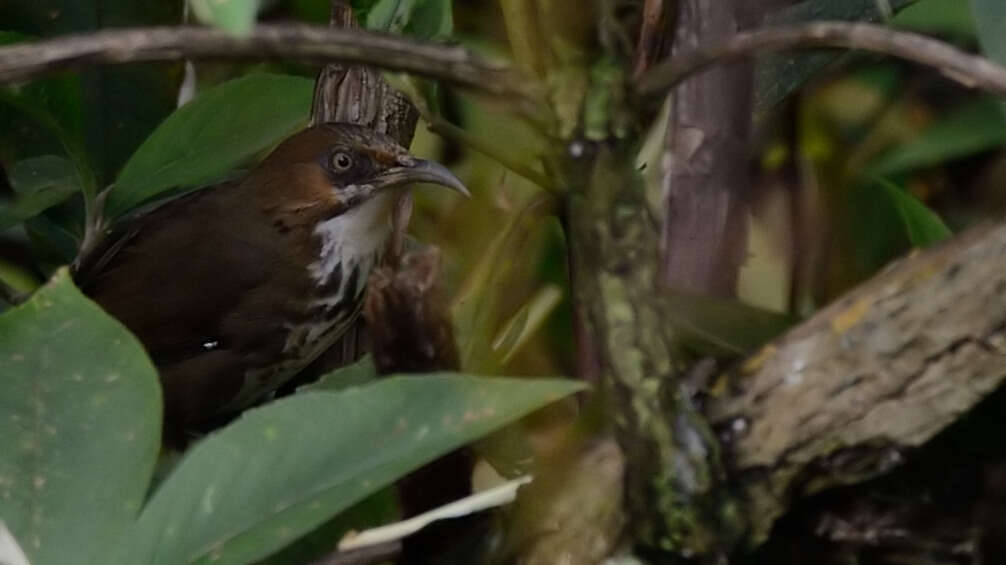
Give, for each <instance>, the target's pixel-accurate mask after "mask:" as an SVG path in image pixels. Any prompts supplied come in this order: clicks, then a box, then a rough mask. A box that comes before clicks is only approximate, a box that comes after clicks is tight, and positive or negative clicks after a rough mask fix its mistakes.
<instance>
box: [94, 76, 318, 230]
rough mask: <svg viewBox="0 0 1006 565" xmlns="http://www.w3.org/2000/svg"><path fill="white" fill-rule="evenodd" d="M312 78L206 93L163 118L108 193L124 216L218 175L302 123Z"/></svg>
mask: <svg viewBox="0 0 1006 565" xmlns="http://www.w3.org/2000/svg"><path fill="white" fill-rule="evenodd" d="M313 90H314V83H313V81H311V80H310V79H307V78H302V77H296V76H288V75H272V74H254V75H248V76H245V77H242V78H239V79H237V80H233V81H230V82H227V83H224V84H221V85H218V86H216V87H214V88H211V89H209V90H207V91H205V92H203V93H202V94H201V95H200V96H199V97H197V98H196V99H195V100H193V101H192V102H190V103H189V104H186V105H185V106H182V107H181V108H179V109H178V110H177V111H175V113H173V114H172V115H171V116H168V119H167V120H165V121H164V122H163V123H162V124H161V125H160V126H158V128H157V129H156V130H154V132H153V133H152V134H151V135H150V137H149V138H147V140H146V141H144V142H143V145H141V146H140V148H139V149H138V150H137V151H136V153H134V154H133V156H132V157H131V158H130V159H129V162H128V163H126V166H125V167H123V169H122V173H121V174H120V175H119V178H118V180H116V181H115V184H114V186H113V187H112V191H111V193H110V195H109V198H108V204H107V211H108V213H109V215H110V216H112V217H117V216H121V215H122V214H124V213H125V212H128V211H129V210H131V209H132V208H134V207H136V206H137V205H139V204H141V203H143V202H145V201H147V200H149V199H151V198H153V197H156V196H157V195H159V194H161V193H163V192H164V191H166V190H168V189H170V188H173V187H179V186H196V185H199V184H201V183H207V182H210V181H213V180H217V179H219V178H221V177H222V176H223V175H224V174H226V173H227V172H228V171H230V170H231V169H233V168H234V167H235V166H237V165H239V164H240V163H242V162H244V161H246V160H248V159H249V158H251V157H252V156H253V155H255V154H256V153H258V152H260V151H263V150H265V149H267V148H269V147H271V146H273V145H275V144H276V143H278V142H279V141H280V140H281V139H283V138H284V137H286V136H287V135H289V134H290V133H292V132H293V131H295V130H297V129H298V128H300V127H302V126H303V125H304V124H305V123H306V122H307V118H308V113H309V112H310V109H311V96H312V93H313Z"/></svg>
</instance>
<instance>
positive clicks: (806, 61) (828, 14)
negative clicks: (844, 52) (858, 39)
mask: <svg viewBox="0 0 1006 565" xmlns="http://www.w3.org/2000/svg"><path fill="white" fill-rule="evenodd" d="M915 1H916V0H884V1H883V2H880V1H878V0H805V1H804V2H801V3H799V4H794V5H792V6H789V7H786V8H783V9H781V10H779V11H778V12H775V13H772V14H769V15H768V16H767V17H766V18H765V25H772V26H778V25H787V24H800V23H808V22H812V21H817V20H844V21H867V22H879V21H882V20H883V18H884V17H885V14H884V13H883V11H882V8H881V6H883V5H884V4H889V5H890V7H891V10H892V11H895V12H897V11H898V10H900V9H902V8H904V7H905V6H908V5H909V4H911V3H913V2H915ZM991 1H996V0H991ZM837 56H838V55H837V54H836V53H835V52H834V51H832V52H827V53H810V54H808V53H782V54H778V55H769V56H766V57H763V58H761V59H760V60H759V61H758V65H757V67H756V72H755V104H756V106H757V107H758V108H760V109H767V108H771V107H772V106H775V105H776V104H778V103H779V102H780V101H781V100H782V99H783V98H785V97H786V96H788V95H789V94H790V93H791V92H793V91H794V90H796V89H798V88H800V86H801V85H803V83H804V82H806V81H807V79H809V78H810V77H811V76H813V75H814V74H815V73H817V72H818V71H820V70H821V69H822V68H824V67H825V66H826V65H827V64H829V63H831V62H832V61H834V60H835V58H836V57H837Z"/></svg>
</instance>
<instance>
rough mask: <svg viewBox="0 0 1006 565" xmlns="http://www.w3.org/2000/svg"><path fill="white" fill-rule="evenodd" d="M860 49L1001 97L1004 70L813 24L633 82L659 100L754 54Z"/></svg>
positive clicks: (889, 32) (912, 40)
mask: <svg viewBox="0 0 1006 565" xmlns="http://www.w3.org/2000/svg"><path fill="white" fill-rule="evenodd" d="M822 47H823V48H839V49H861V50H865V51H872V52H875V53H880V54H884V55H891V56H894V57H899V58H902V59H905V60H907V61H913V62H915V63H919V64H921V65H926V66H929V67H933V68H934V69H936V70H938V71H940V72H941V73H942V74H943V75H944V76H946V77H947V78H949V79H950V80H953V81H955V82H957V83H959V84H961V85H963V86H965V87H969V88H980V89H982V90H985V91H988V92H991V93H993V94H996V95H999V96H1006V67H1003V66H1000V65H997V64H996V63H993V62H992V61H990V60H988V59H986V58H985V57H980V56H977V55H972V54H970V53H966V52H964V51H961V50H960V49H957V48H956V47H953V46H951V45H949V44H947V43H945V42H943V41H940V40H937V39H933V38H930V37H926V36H924V35H919V34H915V33H908V32H903V31H897V30H893V29H890V28H887V27H884V26H881V25H874V24H867V23H846V22H815V23H811V24H806V25H800V26H786V27H771V28H764V29H759V30H755V31H749V32H742V33H738V34H737V35H734V36H733V37H731V38H730V39H727V40H725V41H722V42H718V43H714V44H711V45H706V46H701V47H698V48H696V49H695V50H693V51H689V52H685V53H682V54H680V55H676V56H674V57H673V58H672V59H670V60H668V61H666V62H664V63H662V64H660V65H658V66H656V67H654V68H653V69H652V70H651V71H649V72H648V73H646V74H644V75H643V76H642V77H641V78H640V79H639V80H638V81H637V82H636V91H637V93H638V94H640V95H641V96H642V97H644V98H657V97H661V96H663V95H664V94H665V93H666V92H667V90H668V89H670V88H672V87H674V86H675V85H677V84H678V83H680V82H681V81H682V80H684V79H685V78H687V77H689V76H691V75H693V74H695V73H697V72H700V71H702V70H704V69H706V68H708V67H710V66H713V65H716V64H719V63H723V62H727V61H732V60H737V59H743V58H746V57H751V56H754V55H757V54H760V53H766V52H777V51H789V50H794V49H810V48H822Z"/></svg>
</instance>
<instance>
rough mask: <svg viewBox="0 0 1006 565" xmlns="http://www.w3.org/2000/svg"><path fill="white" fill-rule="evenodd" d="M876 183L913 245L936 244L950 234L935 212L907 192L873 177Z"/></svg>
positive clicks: (926, 245)
mask: <svg viewBox="0 0 1006 565" xmlns="http://www.w3.org/2000/svg"><path fill="white" fill-rule="evenodd" d="M875 180H876V182H877V185H878V186H880V188H881V190H882V191H883V192H884V194H886V195H887V197H888V198H889V199H890V200H891V202H892V203H893V204H894V206H895V208H896V209H897V211H898V216H899V217H900V218H901V222H902V224H903V225H904V228H905V234H906V235H907V236H908V241H909V243H911V244H912V245H913V246H915V247H929V246H931V245H936V244H937V243H940V242H942V241H944V240H946V239H948V238H949V237H950V236H951V235H953V234H952V233H951V232H950V229H949V228H947V225H946V224H944V223H943V220H942V219H940V217H939V216H938V215H936V212H933V211H932V210H930V209H929V208H927V207H926V205H925V204H923V203H922V202H919V201H918V199H916V198H915V197H914V196H912V195H911V194H908V193H907V192H905V191H904V190H902V189H901V188H900V187H899V186H897V185H895V184H894V183H892V182H890V181H887V180H884V179H875Z"/></svg>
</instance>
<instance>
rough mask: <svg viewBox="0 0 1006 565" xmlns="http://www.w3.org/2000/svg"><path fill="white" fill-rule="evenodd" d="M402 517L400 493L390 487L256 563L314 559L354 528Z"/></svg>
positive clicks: (282, 564)
mask: <svg viewBox="0 0 1006 565" xmlns="http://www.w3.org/2000/svg"><path fill="white" fill-rule="evenodd" d="M400 518H401V512H400V511H399V508H398V493H397V492H396V490H395V488H394V487H393V486H392V487H387V488H384V489H381V490H379V491H377V492H376V493H374V494H372V495H370V496H368V497H367V498H365V499H364V500H362V501H360V502H358V503H356V504H354V505H353V506H352V507H350V508H348V509H346V510H345V511H344V512H342V513H340V514H339V515H338V516H336V517H335V518H332V519H331V520H329V521H328V522H327V523H325V524H324V525H323V526H320V527H318V528H316V529H315V530H314V531H313V532H311V533H309V534H307V535H306V536H304V537H302V538H301V539H299V540H297V541H296V542H294V543H293V544H291V545H288V546H287V547H285V548H283V550H282V551H280V552H279V553H275V554H273V555H271V556H269V557H267V558H266V559H263V560H261V561H258V562H256V563H255V565H292V564H294V563H314V562H315V561H318V560H320V559H321V558H322V557H325V556H327V555H329V554H331V553H332V550H333V548H334V547H335V542H337V541H338V540H340V539H342V537H343V536H345V535H346V534H347V533H349V532H351V531H356V532H359V531H363V530H366V529H369V528H376V527H378V526H383V525H384V524H389V523H391V522H394V521H396V520H399V519H400Z"/></svg>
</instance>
